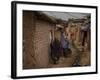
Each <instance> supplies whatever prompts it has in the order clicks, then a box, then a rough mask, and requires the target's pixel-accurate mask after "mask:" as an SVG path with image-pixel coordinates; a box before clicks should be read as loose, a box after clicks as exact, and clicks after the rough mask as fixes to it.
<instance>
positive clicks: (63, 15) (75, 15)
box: [43, 11, 89, 21]
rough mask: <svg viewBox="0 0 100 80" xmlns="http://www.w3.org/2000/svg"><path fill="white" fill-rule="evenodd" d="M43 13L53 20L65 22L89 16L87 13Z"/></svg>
mask: <svg viewBox="0 0 100 80" xmlns="http://www.w3.org/2000/svg"><path fill="white" fill-rule="evenodd" d="M43 13H45V14H47V15H48V16H53V17H55V18H59V19H62V20H66V21H67V20H68V19H69V18H74V19H79V18H84V17H85V16H87V15H89V13H74V12H53V11H43Z"/></svg>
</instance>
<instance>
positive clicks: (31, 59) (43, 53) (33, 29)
mask: <svg viewBox="0 0 100 80" xmlns="http://www.w3.org/2000/svg"><path fill="white" fill-rule="evenodd" d="M55 24H56V20H55V19H54V18H52V17H50V16H47V15H46V14H43V13H42V12H37V11H23V69H33V68H45V67H48V64H49V49H50V48H49V47H50V41H51V36H50V35H51V32H50V30H51V28H53V27H55Z"/></svg>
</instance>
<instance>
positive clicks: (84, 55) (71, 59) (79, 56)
mask: <svg viewBox="0 0 100 80" xmlns="http://www.w3.org/2000/svg"><path fill="white" fill-rule="evenodd" d="M70 45H71V50H72V54H70V55H68V56H67V57H66V58H65V57H63V56H62V57H60V59H59V61H58V63H57V64H49V65H48V67H52V68H55V67H79V66H89V65H90V52H89V51H84V52H83V51H81V50H80V49H79V48H78V46H76V45H75V44H74V43H72V42H70Z"/></svg>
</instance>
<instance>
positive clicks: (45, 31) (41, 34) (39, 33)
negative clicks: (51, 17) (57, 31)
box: [34, 20, 53, 67]
mask: <svg viewBox="0 0 100 80" xmlns="http://www.w3.org/2000/svg"><path fill="white" fill-rule="evenodd" d="M51 27H53V26H52V25H51V24H50V23H48V22H46V21H42V20H36V29H35V36H34V47H35V58H36V60H37V65H36V66H37V67H47V66H48V64H49V54H50V53H49V52H50V29H51Z"/></svg>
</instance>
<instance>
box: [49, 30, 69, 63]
mask: <svg viewBox="0 0 100 80" xmlns="http://www.w3.org/2000/svg"><path fill="white" fill-rule="evenodd" d="M60 36H61V37H60V40H58V39H57V38H56V37H55V38H54V40H53V41H52V42H51V44H50V48H51V59H52V61H53V63H54V64H57V63H58V61H59V59H60V57H61V56H63V57H67V55H68V54H70V53H71V49H70V44H69V41H68V39H67V36H66V35H65V34H64V32H63V31H61V35H60Z"/></svg>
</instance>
